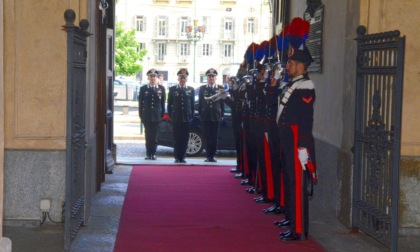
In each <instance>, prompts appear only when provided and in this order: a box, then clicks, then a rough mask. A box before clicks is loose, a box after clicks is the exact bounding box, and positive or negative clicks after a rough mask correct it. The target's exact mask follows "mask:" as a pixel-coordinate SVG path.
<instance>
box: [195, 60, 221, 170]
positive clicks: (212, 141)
mask: <svg viewBox="0 0 420 252" xmlns="http://www.w3.org/2000/svg"><path fill="white" fill-rule="evenodd" d="M206 75H207V84H206V85H202V86H201V87H200V90H199V98H198V113H199V115H200V119H201V124H202V126H203V130H204V135H205V136H204V137H205V140H206V157H207V158H206V159H205V160H204V162H217V161H216V159H215V158H214V156H215V154H216V148H217V137H218V135H219V122H220V121H221V120H222V117H223V114H224V103H223V100H221V99H219V100H217V101H213V100H212V99H205V98H206V97H210V96H212V95H215V94H216V93H217V92H221V91H223V86H222V85H217V84H216V76H217V71H216V70H215V69H213V68H210V69H209V70H207V72H206Z"/></svg>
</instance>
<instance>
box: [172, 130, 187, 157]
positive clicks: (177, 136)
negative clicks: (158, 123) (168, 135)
mask: <svg viewBox="0 0 420 252" xmlns="http://www.w3.org/2000/svg"><path fill="white" fill-rule="evenodd" d="M172 133H173V137H174V158H175V159H178V160H184V159H185V156H186V152H187V147H188V139H189V137H190V123H189V122H176V123H174V124H173V132H172Z"/></svg>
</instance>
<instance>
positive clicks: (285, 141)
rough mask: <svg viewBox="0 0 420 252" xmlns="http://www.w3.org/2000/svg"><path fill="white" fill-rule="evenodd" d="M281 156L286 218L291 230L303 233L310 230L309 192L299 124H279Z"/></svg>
mask: <svg viewBox="0 0 420 252" xmlns="http://www.w3.org/2000/svg"><path fill="white" fill-rule="evenodd" d="M279 138H280V149H281V158H282V165H283V168H284V169H282V170H283V173H284V191H285V201H286V206H285V210H286V218H288V219H289V220H290V223H291V226H290V228H291V230H292V231H293V232H295V233H296V234H301V235H303V234H304V233H307V232H308V225H309V217H308V209H309V207H308V194H307V193H306V192H307V188H306V183H304V182H303V181H304V179H303V170H302V166H301V165H300V162H299V158H298V151H297V149H298V145H297V139H298V127H297V125H287V126H279Z"/></svg>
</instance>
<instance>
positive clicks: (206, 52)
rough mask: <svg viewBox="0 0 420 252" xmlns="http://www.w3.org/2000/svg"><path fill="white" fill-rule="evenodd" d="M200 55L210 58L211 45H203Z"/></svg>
mask: <svg viewBox="0 0 420 252" xmlns="http://www.w3.org/2000/svg"><path fill="white" fill-rule="evenodd" d="M201 55H202V56H211V55H212V52H211V44H203V47H202V54H201Z"/></svg>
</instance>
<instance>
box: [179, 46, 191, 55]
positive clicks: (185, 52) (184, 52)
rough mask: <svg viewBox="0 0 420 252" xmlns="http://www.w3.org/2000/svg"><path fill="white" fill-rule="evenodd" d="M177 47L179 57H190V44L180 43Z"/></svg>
mask: <svg viewBox="0 0 420 252" xmlns="http://www.w3.org/2000/svg"><path fill="white" fill-rule="evenodd" d="M179 46H180V47H179V49H180V52H179V54H180V55H181V56H189V55H190V44H187V43H181V44H180V45H179Z"/></svg>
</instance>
